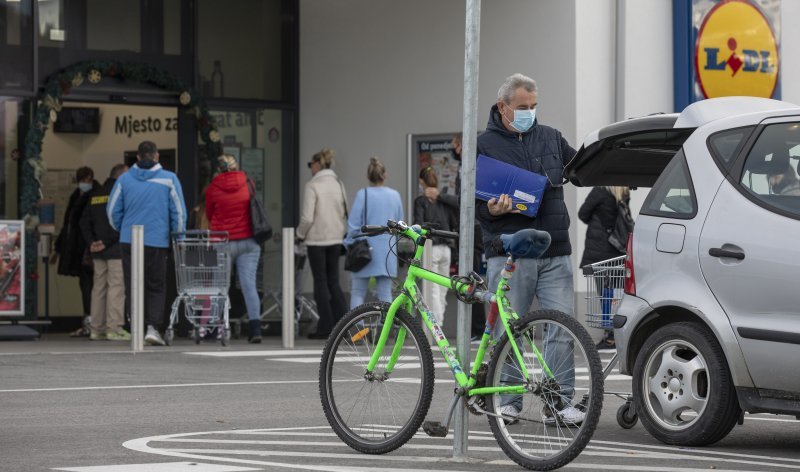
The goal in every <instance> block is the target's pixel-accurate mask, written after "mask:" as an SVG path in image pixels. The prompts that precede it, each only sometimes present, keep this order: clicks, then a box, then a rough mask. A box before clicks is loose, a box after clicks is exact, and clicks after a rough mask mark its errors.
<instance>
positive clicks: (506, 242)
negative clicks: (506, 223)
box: [500, 229, 550, 259]
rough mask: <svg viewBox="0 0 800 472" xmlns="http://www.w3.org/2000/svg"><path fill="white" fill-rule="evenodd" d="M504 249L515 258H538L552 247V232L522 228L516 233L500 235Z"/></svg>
mask: <svg viewBox="0 0 800 472" xmlns="http://www.w3.org/2000/svg"><path fill="white" fill-rule="evenodd" d="M500 241H501V242H502V243H503V250H504V251H505V252H506V253H507V254H511V256H513V257H514V258H515V259H536V258H538V257H541V256H542V254H544V252H545V251H546V250H547V248H548V247H550V233H548V232H547V231H539V230H536V229H521V230H519V231H517V232H516V233H514V234H502V235H500Z"/></svg>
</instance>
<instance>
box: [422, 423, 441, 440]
mask: <svg viewBox="0 0 800 472" xmlns="http://www.w3.org/2000/svg"><path fill="white" fill-rule="evenodd" d="M422 430H423V431H425V434H427V435H428V436H431V437H434V438H444V437H446V436H447V427H446V426H445V425H443V424H442V423H440V422H438V421H426V422H424V423H422Z"/></svg>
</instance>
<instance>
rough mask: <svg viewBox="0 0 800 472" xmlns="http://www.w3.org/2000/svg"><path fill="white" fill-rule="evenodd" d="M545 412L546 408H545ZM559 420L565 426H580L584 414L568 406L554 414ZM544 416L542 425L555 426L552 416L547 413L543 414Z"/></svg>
mask: <svg viewBox="0 0 800 472" xmlns="http://www.w3.org/2000/svg"><path fill="white" fill-rule="evenodd" d="M545 411H547V408H545ZM556 414H557V415H558V417H559V419H560V420H561V422H562V423H564V424H565V425H567V426H580V425H581V423H583V420H585V419H586V413H585V412H583V411H581V410H579V409H577V408H575V407H574V406H568V407H565V408H564V409H562V410H560V411H558V412H557V413H556ZM543 416H544V424H555V423H556V419H555V417H554V416H551V415H550V414H549V411H547V412H546V413H544V414H543Z"/></svg>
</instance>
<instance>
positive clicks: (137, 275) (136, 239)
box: [131, 225, 144, 352]
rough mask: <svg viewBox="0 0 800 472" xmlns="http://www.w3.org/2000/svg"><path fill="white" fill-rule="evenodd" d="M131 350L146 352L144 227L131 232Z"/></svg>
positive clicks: (136, 226)
mask: <svg viewBox="0 0 800 472" xmlns="http://www.w3.org/2000/svg"><path fill="white" fill-rule="evenodd" d="M131 350H132V351H133V352H141V351H143V350H144V226H142V225H135V226H134V227H133V228H132V230H131Z"/></svg>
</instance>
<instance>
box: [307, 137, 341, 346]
mask: <svg viewBox="0 0 800 472" xmlns="http://www.w3.org/2000/svg"><path fill="white" fill-rule="evenodd" d="M333 155H334V154H333V151H331V150H330V149H327V148H326V149H323V150H322V151H320V152H318V153H316V154H314V156H313V157H312V158H311V161H310V162H309V163H308V168H309V169H310V170H311V180H310V181H309V182H308V183H307V184H306V187H305V191H304V193H303V209H302V212H301V214H300V225H299V226H298V227H297V238H298V239H300V240H302V241H304V242H305V244H306V246H307V247H308V262H309V264H310V265H311V274H312V275H313V276H314V301H315V302H316V303H317V312H318V313H319V322H318V323H317V331H316V332H315V333H310V334H309V335H308V337H309V338H311V339H326V338H327V337H328V335H329V334H330V332H331V330H332V329H333V326H334V325H335V324H336V322H337V321H339V319H340V318H341V317H342V316H344V313H345V311H346V310H347V304H346V302H345V298H344V293H343V292H342V287H341V286H340V285H339V258H340V257H341V254H342V235H344V233H345V230H346V221H345V220H346V216H345V215H346V213H347V195H346V194H345V190H344V186H343V185H342V183H341V181H340V180H339V177H337V176H336V173H335V172H333V169H331V167H333Z"/></svg>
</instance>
